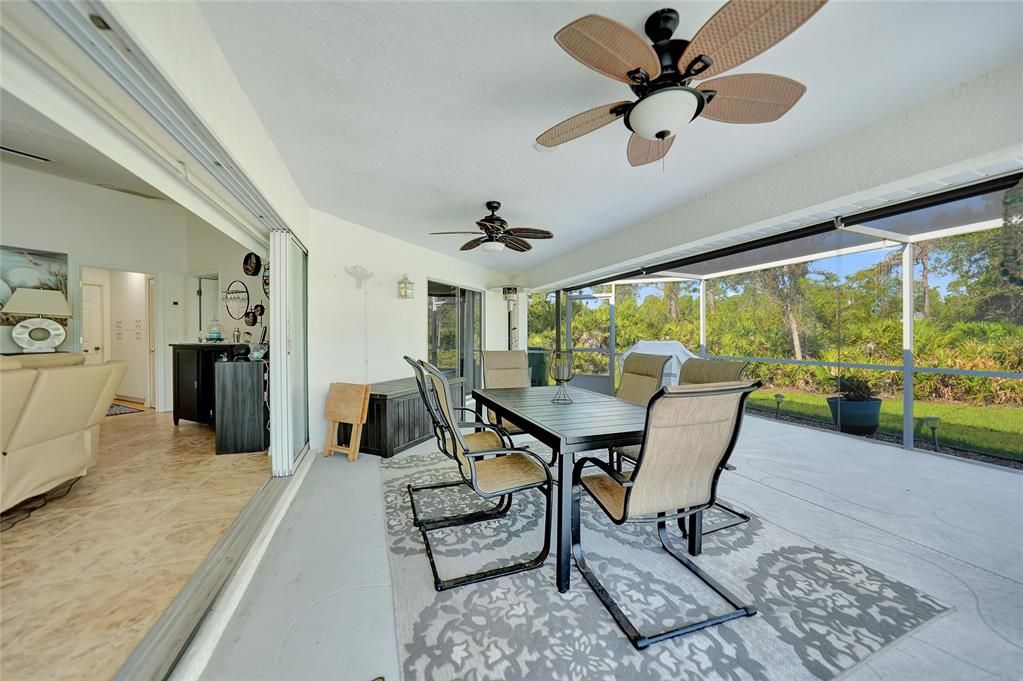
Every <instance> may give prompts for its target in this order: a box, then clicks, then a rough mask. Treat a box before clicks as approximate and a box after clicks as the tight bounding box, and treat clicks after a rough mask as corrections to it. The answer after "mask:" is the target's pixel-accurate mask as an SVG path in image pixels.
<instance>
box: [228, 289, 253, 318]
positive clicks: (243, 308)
mask: <svg viewBox="0 0 1023 681" xmlns="http://www.w3.org/2000/svg"><path fill="white" fill-rule="evenodd" d="M224 307H226V308H227V314H228V315H229V316H230V317H231V319H241V318H242V317H244V316H245V313H246V312H248V311H249V287H248V286H246V285H245V284H244V283H243V282H241V281H239V280H238V279H235V280H234V281H232V282H231V283H230V284H228V285H227V290H225V291H224Z"/></svg>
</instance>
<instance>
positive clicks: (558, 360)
mask: <svg viewBox="0 0 1023 681" xmlns="http://www.w3.org/2000/svg"><path fill="white" fill-rule="evenodd" d="M574 375H575V363H574V362H573V361H572V353H571V352H561V351H557V352H555V353H554V355H553V356H552V357H551V378H552V379H554V382H555V383H557V385H558V391H557V392H556V393H554V397H553V399H551V402H552V403H553V404H572V398H571V397H570V396H569V394H568V382H569V381H571V380H572V377H573V376H574Z"/></svg>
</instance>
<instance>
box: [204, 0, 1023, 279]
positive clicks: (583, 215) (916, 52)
mask: <svg viewBox="0 0 1023 681" xmlns="http://www.w3.org/2000/svg"><path fill="white" fill-rule="evenodd" d="M721 4H722V3H719V2H716V3H692V2H684V3H681V2H676V3H673V4H672V5H671V6H673V7H675V8H676V9H678V10H679V12H680V14H681V17H682V18H681V25H680V27H679V30H678V32H677V33H676V36H677V37H691V35H692V34H693V33H694V32H695V30H696V29H697V28H698V27H699V26H700V25H701V24H702V23H703V22H704V21H706V20H707V19H708V18H709V17H710V16H711V15H712V14H713V13H714V12H715V11H716V10H717V9H718V7H720V5H721ZM660 6H661V5H655V4H652V3H638V2H637V3H632V2H630V3H599V4H597V5H595V4H593V3H554V2H543V3H541V2H514V3H501V2H491V3H461V2H457V3H438V2H422V3H394V2H374V3H345V2H319V3H278V2H203V3H201V7H202V10H203V13H204V15H205V17H206V18H207V21H208V22H209V24H210V26H211V28H212V30H213V32H214V34H215V36H216V37H217V39H218V41H219V42H220V44H221V45H222V47H223V49H224V52H225V54H226V55H227V57H228V60H229V61H230V63H231V65H232V67H233V68H234V70H235V72H236V74H237V76H238V78H239V80H240V81H241V84H242V86H243V87H244V88H245V90H246V92H247V93H248V95H249V97H250V98H251V100H252V103H253V105H254V106H255V108H256V111H257V112H258V113H259V115H260V116H261V118H262V119H263V122H264V124H265V125H266V127H267V129H268V130H269V131H270V134H271V136H272V137H273V140H274V142H275V143H276V144H277V146H278V148H279V150H280V152H281V154H282V156H283V158H284V159H285V162H286V163H287V165H288V169H289V170H290V172H291V174H292V176H293V177H294V178H295V180H296V182H297V183H298V185H299V187H300V188H301V190H302V192H303V194H304V195H305V197H306V199H307V200H308V201H309V203H310V204H311V205H312V206H313V207H315V208H318V209H320V210H323V211H326V212H328V213H332V214H334V215H337V216H339V217H342V218H345V219H347V220H351V221H353V222H357V223H360V224H362V225H365V226H366V227H370V228H372V229H376V230H379V231H381V232H385V233H387V234H391V235H394V236H396V237H399V238H402V239H405V240H407V241H411V242H413V243H416V244H420V245H423V246H427V247H430V248H433V249H436V250H438V251H442V252H445V253H449V254H454V255H456V256H458V257H463V258H465V259H466V260H469V261H472V262H475V263H477V264H480V265H484V266H487V267H491V268H493V269H497V270H501V271H505V272H508V273H514V272H518V271H521V270H524V269H527V268H529V267H532V266H535V265H537V264H539V263H541V262H543V261H546V260H548V259H550V258H553V257H555V256H557V255H559V254H561V253H565V252H568V251H570V250H572V249H574V248H576V247H578V246H579V245H581V244H583V243H586V242H587V241H589V240H590V239H592V238H594V237H596V236H600V235H604V234H607V233H609V232H611V231H615V230H618V229H621V228H623V227H625V226H628V225H630V224H632V223H634V222H636V221H639V220H643V219H645V218H647V217H649V216H651V215H653V214H656V213H659V212H661V211H663V210H665V209H668V208H670V207H672V206H675V205H677V204H680V203H683V202H685V201H687V200H689V199H692V198H694V197H696V196H699V195H701V194H704V193H706V192H708V191H710V190H712V189H714V188H717V187H719V186H722V185H724V184H727V183H729V182H731V181H733V180H735V179H738V178H740V177H743V176H745V175H749V174H751V173H754V172H757V171H760V170H763V169H764V168H767V167H769V166H771V165H773V164H775V163H778V162H781V161H783V160H785V159H787V158H790V157H792V156H794V155H796V154H798V153H800V152H801V151H805V150H807V149H811V148H813V147H816V146H819V145H821V144H824V143H826V142H827V141H829V140H830V139H833V138H835V137H838V136H840V135H842V134H844V133H847V132H850V131H852V130H854V129H856V128H859V127H862V126H864V125H866V124H868V123H871V122H873V121H876V120H878V119H880V118H883V117H884V116H887V115H890V114H892V113H894V112H897V111H900V110H902V109H905V108H908V107H910V106H913V105H915V104H917V103H919V102H921V101H923V100H925V99H928V98H930V97H933V96H935V95H937V94H938V93H940V92H943V91H945V90H947V89H949V88H952V87H955V86H956V85H958V84H960V83H963V82H966V81H969V80H972V79H974V78H976V77H977V76H980V75H982V74H984V73H987V72H988V71H991V70H994V69H995V68H998V67H999V66H1002V65H1004V64H1007V63H1009V62H1012V61H1015V60H1018V59H1020V58H1021V57H1023V52H1021V50H1023V48H1021V44H1023V39H1021V37H1023V36H1021V33H1023V3H1018V2H993V3H987V2H962V3H960V2H905V3H902V2H832V3H831V4H829V5H827V6H826V7H824V8H823V9H822V10H821V11H820V12H819V13H818V14H817V15H816V16H814V17H813V18H812V19H811V20H810V21H809V23H807V24H806V25H804V26H803V27H802V28H800V29H799V30H798V31H796V32H795V33H794V34H792V35H791V36H790V37H789V38H788V39H786V40H785V41H783V42H782V43H781V44H779V45H777V46H776V47H774V48H772V49H771V50H769V51H768V52H766V53H764V54H762V55H760V56H759V57H757V58H755V59H753V60H752V61H750V62H747V63H746V64H744V65H742V66H740V67H738V68H737V69H735V70H734V71H731V72H729V73H755V72H767V73H777V74H779V75H784V76H788V77H790V78H795V79H797V80H799V81H801V82H803V83H805V84H806V86H807V88H808V91H807V94H806V95H805V96H804V97H803V99H802V100H801V101H800V102H799V104H797V105H796V107H795V108H794V109H793V110H792V111H791V112H790V113H789V114H788V115H787V116H785V117H784V118H782V119H781V120H780V121H778V122H775V123H771V124H766V125H751V126H738V125H726V124H721V123H716V122H713V121H709V120H700V119H697V121H696V122H694V123H693V125H691V126H690V127H689V128H688V129H687V130H685V131H683V132H682V133H681V134H680V136H679V138H678V139H677V141H676V142H675V144H674V147H673V149H672V151H671V153H670V154H669V155H668V157H667V161H666V163H665V165H664V167H663V168H662V167H661V165H660V164H653V165H650V166H646V167H642V168H631V167H629V165H628V162H627V161H626V159H625V146H626V142H627V139H628V132H627V130H626V129H625V128H624V125H622V124H621V123H615V124H612V125H609V126H607V127H605V128H603V129H601V130H599V131H597V132H595V133H592V134H591V135H588V136H586V137H584V138H581V139H579V140H576V141H573V142H570V143H568V144H566V145H564V146H562V147H560V148H559V149H557V150H556V151H553V152H549V153H542V152H538V151H536V150H534V148H533V139H534V138H535V137H536V135H538V134H539V133H540V132H542V131H544V130H545V129H547V128H548V127H550V126H551V125H553V124H554V123H557V122H558V121H560V120H562V119H564V118H567V117H568V116H571V115H573V114H576V113H579V112H581V111H584V110H586V109H589V108H591V107H593V106H596V105H599V104H602V103H605V102H613V101H616V100H618V99H623V98H626V97H629V96H630V92H629V90H628V88H627V87H626V86H624V85H622V84H621V83H617V82H615V81H613V80H611V79H609V78H605V77H603V76H600V75H599V74H597V73H595V72H593V71H590V70H589V69H587V68H586V67H584V66H582V65H581V64H579V63H578V62H576V61H575V60H574V59H572V58H571V57H569V56H568V55H567V54H566V53H564V52H563V51H562V50H561V48H559V47H558V46H557V45H556V44H555V43H554V40H553V39H552V36H553V35H554V33H555V32H556V31H557V30H558V29H559V28H561V27H562V26H564V25H565V24H567V23H568V22H570V21H572V20H573V19H576V18H578V17H579V16H582V15H584V14H587V13H589V12H593V11H599V12H600V13H601V14H604V15H606V16H609V17H611V18H613V19H616V20H618V21H620V22H622V23H624V24H626V25H628V26H630V27H633V28H635V29H636V30H637V31H640V32H641V31H642V24H643V21H644V20H645V18H646V16H647V15H648V14H649V13H650V12H652V11H654V10H656V9H658V7H660ZM964 123H966V124H969V122H964ZM936 143H940V141H936ZM878 153H884V150H881V149H879V150H878ZM836 162H840V159H836ZM487 199H498V200H500V201H502V202H503V203H504V206H505V207H504V208H503V209H502V210H501V215H502V216H503V217H504V218H505V219H507V220H508V222H509V223H510V224H511V225H513V226H535V227H545V228H548V229H551V230H553V231H554V232H555V234H556V235H557V238H556V239H555V240H554V241H540V242H534V243H535V248H534V250H533V251H532V252H530V253H528V254H516V253H507V252H506V253H500V254H491V253H484V252H482V251H479V250H476V251H472V252H469V253H464V254H462V253H459V252H458V250H457V249H458V246H459V245H460V244H461V243H462V241H463V240H465V239H467V238H469V237H457V236H443V237H441V236H429V235H428V233H429V232H431V231H439V230H452V229H474V227H473V221H474V220H475V219H477V218H479V217H480V216H482V215H484V214H485V212H486V211H485V210H484V208H483V202H484V201H486V200H487Z"/></svg>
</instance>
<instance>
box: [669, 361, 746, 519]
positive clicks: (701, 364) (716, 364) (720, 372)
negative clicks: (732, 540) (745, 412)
mask: <svg viewBox="0 0 1023 681" xmlns="http://www.w3.org/2000/svg"><path fill="white" fill-rule="evenodd" d="M748 366H749V362H732V361H725V360H720V359H700V358H698V357H690V358H689V359H687V360H686V361H685V362H683V364H682V370H681V371H680V372H679V375H678V384H679V385H698V384H705V383H724V382H726V381H738V380H740V379H741V377H742V374H743V372H744V371H746V367H748ZM725 470H729V471H734V470H735V466H733V465H732V464H728V465H727V466H725ZM714 506H715V507H716V508H719V509H721V510H722V511H724V512H725V513H728V514H729V515H732V516H735V518H736V519H735V520H734V521H732V522H727V523H718V524H716V525H714V527H712V528H710V529H709V530H704V532H703V534H704V535H708V534H711V533H712V532H718V531H719V530H724V529H727V528H729V527H735V526H736V525H741V524H743V523H748V522H749V520H750V516H749V514H748V513H743V512H742V511H740V510H738V509H735V508H732V507H731V506H728V505H727V504H723V503H721V502H720V501H719V502H717V503H715V504H714ZM679 529H680V530H682V535H683V536H685V535H686V528H685V527H683V524H682V523H679Z"/></svg>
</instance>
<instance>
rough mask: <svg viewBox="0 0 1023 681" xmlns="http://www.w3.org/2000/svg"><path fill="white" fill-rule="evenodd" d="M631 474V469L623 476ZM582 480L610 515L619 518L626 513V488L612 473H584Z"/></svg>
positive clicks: (588, 490) (626, 476) (587, 489)
mask: <svg viewBox="0 0 1023 681" xmlns="http://www.w3.org/2000/svg"><path fill="white" fill-rule="evenodd" d="M631 475H632V472H631V471H626V472H624V473H622V477H623V478H628V477H629V476H631ZM580 482H582V485H583V487H585V488H586V491H587V492H589V493H590V495H591V496H592V497H593V498H594V499H596V500H597V503H598V504H600V505H601V506H603V507H604V511H605V512H606V513H607V514H608V515H609V516H611V517H612V518H614V519H616V520H618V519H620V518H622V517H623V516H624V515H625V488H624V487H622V486H621V485H619V484H618V483H617V482H616V481H615V479H614V478H612V477H611V476H610V475H608V474H607V473H595V474H593V475H584V476H583V477H582V480H580Z"/></svg>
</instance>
